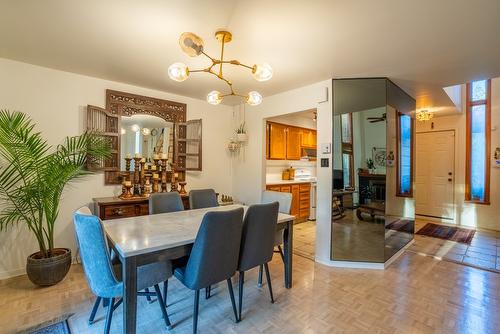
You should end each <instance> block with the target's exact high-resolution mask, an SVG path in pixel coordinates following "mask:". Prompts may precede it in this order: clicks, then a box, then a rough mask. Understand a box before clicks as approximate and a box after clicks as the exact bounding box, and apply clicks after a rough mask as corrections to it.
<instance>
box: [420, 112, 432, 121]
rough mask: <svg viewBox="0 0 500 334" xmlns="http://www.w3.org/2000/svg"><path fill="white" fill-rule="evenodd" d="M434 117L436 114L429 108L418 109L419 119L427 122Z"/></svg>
mask: <svg viewBox="0 0 500 334" xmlns="http://www.w3.org/2000/svg"><path fill="white" fill-rule="evenodd" d="M433 117H434V114H433V113H432V112H430V111H429V110H420V111H417V121H420V122H426V121H430V120H431V119H432V118H433Z"/></svg>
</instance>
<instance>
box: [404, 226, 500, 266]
mask: <svg viewBox="0 0 500 334" xmlns="http://www.w3.org/2000/svg"><path fill="white" fill-rule="evenodd" d="M426 223H428V222H427V221H425V220H420V219H417V221H416V222H415V231H418V230H419V229H420V228H422V227H423V226H424V225H425V224H426ZM408 250H409V251H412V252H416V253H420V254H425V255H430V256H433V257H435V258H438V259H443V260H447V261H452V262H458V263H462V264H466V265H470V266H473V267H478V268H481V269H487V270H491V271H495V272H500V232H495V231H476V233H475V235H474V238H473V239H472V241H471V244H470V245H467V244H463V243H459V242H454V241H448V240H443V239H439V238H432V237H427V236H423V235H419V234H415V243H414V244H413V245H412V246H410V247H409V248H408Z"/></svg>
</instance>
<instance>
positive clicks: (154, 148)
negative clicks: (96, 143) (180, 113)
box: [120, 114, 174, 170]
mask: <svg viewBox="0 0 500 334" xmlns="http://www.w3.org/2000/svg"><path fill="white" fill-rule="evenodd" d="M120 139H121V147H120V157H121V159H120V168H121V170H125V158H126V157H134V156H135V155H136V154H140V155H141V156H142V157H143V158H144V159H146V162H151V161H153V158H154V157H155V156H159V157H160V158H162V157H166V158H168V160H169V161H173V157H174V123H173V122H167V121H166V120H164V119H163V118H160V117H157V116H151V115H144V114H136V115H132V116H129V117H122V121H121V129H120ZM131 170H134V166H131Z"/></svg>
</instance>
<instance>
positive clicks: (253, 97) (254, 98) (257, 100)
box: [247, 91, 262, 106]
mask: <svg viewBox="0 0 500 334" xmlns="http://www.w3.org/2000/svg"><path fill="white" fill-rule="evenodd" d="M247 103H248V104H249V105H251V106H258V105H259V104H261V103H262V95H260V94H259V93H258V92H256V91H251V92H250V93H248V96H247Z"/></svg>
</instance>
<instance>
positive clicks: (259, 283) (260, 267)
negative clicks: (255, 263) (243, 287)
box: [257, 264, 264, 288]
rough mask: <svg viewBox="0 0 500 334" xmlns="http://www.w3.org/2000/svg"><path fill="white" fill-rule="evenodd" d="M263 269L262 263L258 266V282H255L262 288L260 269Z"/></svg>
mask: <svg viewBox="0 0 500 334" xmlns="http://www.w3.org/2000/svg"><path fill="white" fill-rule="evenodd" d="M263 270H264V268H263V266H262V264H261V265H260V266H259V280H258V283H257V286H258V287H259V288H262V271H263Z"/></svg>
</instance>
